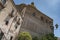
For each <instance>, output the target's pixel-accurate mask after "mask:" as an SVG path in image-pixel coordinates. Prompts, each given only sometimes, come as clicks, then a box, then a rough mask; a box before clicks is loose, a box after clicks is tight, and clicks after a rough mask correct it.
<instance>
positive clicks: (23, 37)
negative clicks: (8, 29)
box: [18, 32, 32, 40]
mask: <svg viewBox="0 0 60 40" xmlns="http://www.w3.org/2000/svg"><path fill="white" fill-rule="evenodd" d="M18 40H32V37H31V35H30V34H29V33H28V32H21V33H20V34H19V36H18Z"/></svg>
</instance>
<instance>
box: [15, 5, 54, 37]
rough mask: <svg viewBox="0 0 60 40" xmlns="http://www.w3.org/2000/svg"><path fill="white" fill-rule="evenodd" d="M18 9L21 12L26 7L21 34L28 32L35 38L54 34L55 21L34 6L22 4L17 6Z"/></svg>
mask: <svg viewBox="0 0 60 40" xmlns="http://www.w3.org/2000/svg"><path fill="white" fill-rule="evenodd" d="M16 7H17V8H18V10H19V11H21V10H22V9H23V8H24V7H26V11H25V14H24V18H23V24H22V27H21V29H20V30H21V32H22V31H27V32H30V33H31V34H32V35H35V36H41V35H44V34H48V33H54V31H53V30H54V28H53V19H51V18H50V17H48V16H46V15H45V14H43V13H42V12H40V11H39V10H37V9H36V7H35V6H34V4H30V5H26V4H20V5H16ZM22 14H23V13H22Z"/></svg>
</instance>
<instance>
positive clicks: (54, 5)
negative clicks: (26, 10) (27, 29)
mask: <svg viewBox="0 0 60 40" xmlns="http://www.w3.org/2000/svg"><path fill="white" fill-rule="evenodd" d="M14 2H15V4H21V3H25V4H30V3H31V2H34V4H35V6H36V8H37V9H38V10H40V11H41V12H43V13H44V14H46V15H47V16H49V17H51V18H52V19H53V20H54V21H53V22H54V25H55V24H56V23H57V24H58V25H59V28H58V29H57V30H56V29H55V31H54V34H55V36H57V37H60V0H14Z"/></svg>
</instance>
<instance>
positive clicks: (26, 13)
mask: <svg viewBox="0 0 60 40" xmlns="http://www.w3.org/2000/svg"><path fill="white" fill-rule="evenodd" d="M20 32H29V33H30V34H31V35H32V36H42V35H43V34H44V35H45V34H48V33H54V27H53V19H51V18H50V17H48V16H46V15H45V14H43V13H42V12H40V11H39V10H37V8H36V7H35V5H34V3H33V2H32V3H31V4H29V5H26V4H20V5H15V4H14V2H13V0H0V40H16V37H17V36H18V34H19V33H20Z"/></svg>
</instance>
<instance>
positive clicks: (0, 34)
mask: <svg viewBox="0 0 60 40" xmlns="http://www.w3.org/2000/svg"><path fill="white" fill-rule="evenodd" d="M3 35H4V33H3V32H2V31H1V29H0V40H1V39H2V37H3Z"/></svg>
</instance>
